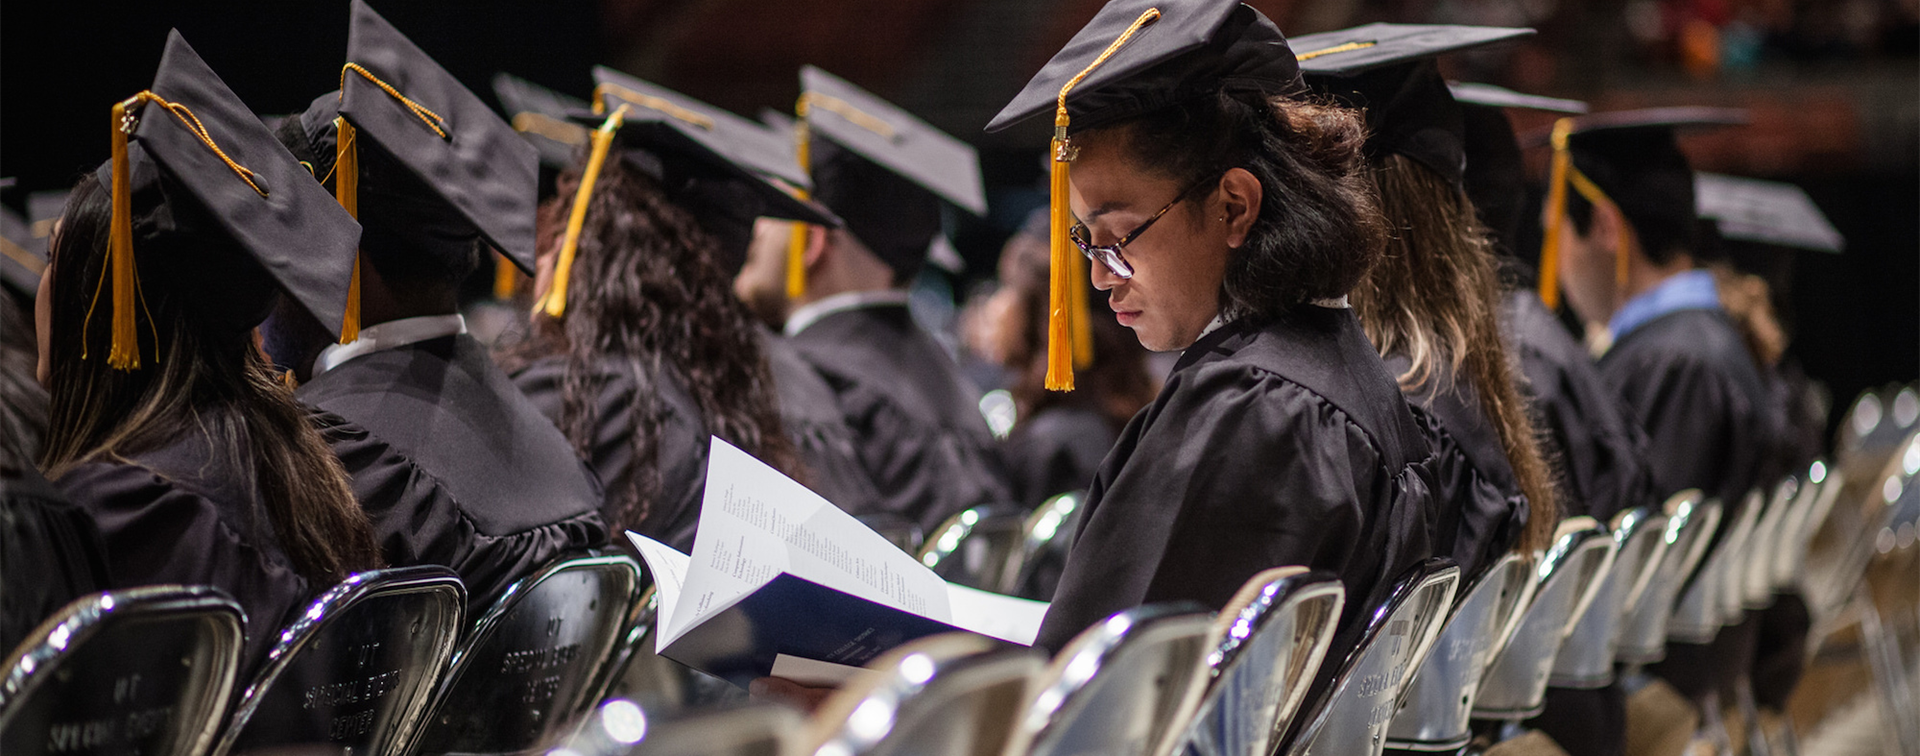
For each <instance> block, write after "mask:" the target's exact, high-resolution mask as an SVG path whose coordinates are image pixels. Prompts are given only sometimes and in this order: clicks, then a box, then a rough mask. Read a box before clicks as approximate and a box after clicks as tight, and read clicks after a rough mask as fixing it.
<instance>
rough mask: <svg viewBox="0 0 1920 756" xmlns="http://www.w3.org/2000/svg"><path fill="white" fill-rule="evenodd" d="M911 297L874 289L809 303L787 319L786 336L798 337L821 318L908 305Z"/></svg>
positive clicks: (903, 293) (893, 290) (898, 291)
mask: <svg viewBox="0 0 1920 756" xmlns="http://www.w3.org/2000/svg"><path fill="white" fill-rule="evenodd" d="M909 297H910V295H909V294H908V293H907V292H905V291H901V290H899V289H874V290H871V291H849V292H844V293H840V294H835V295H833V296H830V297H824V298H822V299H820V300H818V301H815V302H812V303H809V304H807V305H805V306H803V307H801V308H799V309H797V310H794V311H793V314H792V315H790V316H788V317H787V325H786V328H785V332H786V335H788V336H797V335H799V333H800V332H801V331H804V330H807V327H808V326H811V325H813V324H814V323H818V322H820V319H821V318H824V317H826V316H828V315H832V314H834V313H838V312H845V311H847V310H858V309H862V308H866V307H881V306H885V305H902V306H904V305H906V304H907V302H908V299H909Z"/></svg>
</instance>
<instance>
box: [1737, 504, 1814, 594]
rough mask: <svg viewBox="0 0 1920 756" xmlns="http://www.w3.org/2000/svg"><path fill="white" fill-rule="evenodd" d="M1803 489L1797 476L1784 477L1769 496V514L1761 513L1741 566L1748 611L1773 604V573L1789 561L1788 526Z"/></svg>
mask: <svg viewBox="0 0 1920 756" xmlns="http://www.w3.org/2000/svg"><path fill="white" fill-rule="evenodd" d="M1801 487H1802V486H1801V483H1800V477H1799V476H1797V475H1791V474H1790V475H1788V476H1786V477H1784V478H1781V479H1780V482H1779V483H1778V484H1775V485H1774V487H1773V495H1772V496H1770V497H1768V500H1767V511H1766V512H1763V513H1761V515H1760V522H1759V523H1757V524H1755V525H1754V528H1753V536H1752V537H1750V538H1749V539H1748V540H1747V545H1748V548H1747V554H1746V559H1745V560H1743V564H1742V565H1741V568H1742V574H1743V578H1742V584H1743V592H1742V595H1743V596H1744V598H1745V604H1744V605H1745V607H1746V608H1747V609H1765V608H1767V607H1768V606H1771V605H1772V604H1773V570H1774V566H1775V564H1776V563H1778V562H1784V561H1786V560H1787V556H1786V533H1785V530H1786V523H1787V522H1788V521H1789V520H1790V519H1792V514H1793V505H1794V503H1795V502H1797V501H1798V500H1799V499H1800V489H1801Z"/></svg>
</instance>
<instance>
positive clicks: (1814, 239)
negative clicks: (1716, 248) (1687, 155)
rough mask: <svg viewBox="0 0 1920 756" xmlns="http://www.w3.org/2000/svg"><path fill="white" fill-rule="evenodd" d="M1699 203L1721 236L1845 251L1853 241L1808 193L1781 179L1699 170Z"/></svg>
mask: <svg viewBox="0 0 1920 756" xmlns="http://www.w3.org/2000/svg"><path fill="white" fill-rule="evenodd" d="M1694 197H1695V203H1696V205H1695V207H1696V211H1697V212H1698V214H1699V216H1700V217H1701V218H1704V219H1707V220H1711V221H1713V222H1714V223H1715V225H1716V226H1717V227H1718V230H1719V232H1720V236H1721V237H1723V238H1726V239H1730V240H1734V241H1745V242H1755V243H1759V244H1771V245H1775V246H1781V247H1795V248H1798V249H1809V250H1813V251H1816V252H1839V251H1841V250H1842V249H1845V248H1846V243H1847V240H1846V239H1845V238H1844V237H1842V236H1841V235H1840V232H1839V230H1837V229H1835V228H1834V227H1833V224H1832V223H1831V222H1829V221H1828V220H1827V216H1826V214H1825V213H1822V212H1820V207H1819V206H1818V205H1815V204H1813V198H1812V197H1808V196H1807V192H1806V190H1804V189H1801V188H1800V187H1797V186H1794V185H1793V184H1787V183H1782V182H1779V181H1764V180H1761V179H1753V178H1743V177H1739V176H1726V175H1722V174H1718V173H1706V172H1700V173H1695V174H1694Z"/></svg>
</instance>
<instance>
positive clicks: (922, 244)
mask: <svg viewBox="0 0 1920 756" xmlns="http://www.w3.org/2000/svg"><path fill="white" fill-rule="evenodd" d="M800 89H801V93H800V100H799V102H798V103H797V104H796V105H795V108H794V111H795V115H796V116H798V117H799V119H800V120H801V121H803V122H804V123H805V125H806V128H807V130H808V136H809V137H810V141H809V144H808V147H807V154H806V158H807V159H806V168H807V171H808V174H809V175H810V176H811V177H812V178H813V183H814V191H813V198H814V199H816V200H819V201H820V203H821V204H824V205H826V206H827V207H828V208H830V209H832V210H833V212H834V213H835V214H837V215H839V216H840V217H841V218H842V219H843V220H844V221H845V223H846V227H847V230H848V231H850V232H852V233H853V235H854V236H855V237H857V238H859V239H860V242H861V243H862V244H864V245H866V246H867V248H868V249H870V250H872V251H873V253H874V254H875V255H876V256H877V257H879V258H880V260H881V261H882V262H885V263H886V264H887V267H889V268H892V269H893V272H894V277H895V279H896V280H905V279H908V278H911V277H912V276H913V275H914V274H915V273H916V272H918V271H919V270H920V267H921V266H922V265H924V264H925V263H926V259H927V249H928V244H929V243H930V242H932V240H933V236H934V235H935V234H937V233H939V232H940V202H941V201H943V200H944V201H945V202H947V203H949V204H952V205H954V206H956V207H959V208H961V209H963V210H966V211H967V212H970V213H973V214H975V215H984V214H985V213H986V211H987V199H986V191H985V189H984V188H983V184H982V182H981V178H980V160H979V156H978V155H977V154H976V153H975V152H974V149H973V147H971V146H969V145H967V144H966V143H965V142H962V141H960V140H958V139H955V138H953V137H952V136H949V135H948V134H946V133H945V132H943V131H940V130H939V129H936V128H934V127H933V126H931V125H928V124H927V122H925V121H922V120H920V119H919V118H916V117H914V116H913V115H912V114H910V113H908V112H907V111H905V110H902V109H900V108H899V107H898V106H896V105H894V104H893V103H890V102H887V101H886V100H882V99H880V98H879V97H876V96H874V95H873V94H872V93H870V92H868V91H866V90H864V89H861V88H859V87H856V86H854V85H852V84H850V83H848V82H847V81H845V80H843V79H841V78H839V77H836V76H834V75H833V74H830V73H827V72H825V71H822V70H820V69H818V68H815V67H813V66H805V67H802V68H801V69H800Z"/></svg>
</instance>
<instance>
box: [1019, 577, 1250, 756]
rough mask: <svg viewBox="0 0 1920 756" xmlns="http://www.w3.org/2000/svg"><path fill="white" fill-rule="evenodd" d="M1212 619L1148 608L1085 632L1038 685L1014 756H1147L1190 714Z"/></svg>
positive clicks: (1176, 608)
mask: <svg viewBox="0 0 1920 756" xmlns="http://www.w3.org/2000/svg"><path fill="white" fill-rule="evenodd" d="M1211 625H1212V618H1211V617H1210V615H1209V613H1208V612H1207V610H1206V609H1205V608H1203V607H1201V606H1200V605H1198V604H1194V603H1191V602H1180V603H1173V604H1151V605H1148V606H1141V607H1135V608H1133V609H1128V610H1126V611H1124V612H1121V613H1119V614H1115V615H1113V616H1112V617H1108V618H1107V620H1106V621H1105V622H1102V623H1100V624H1098V625H1094V626H1093V627H1090V628H1087V629H1086V630H1085V631H1083V632H1081V633H1080V635H1079V636H1077V637H1075V638H1074V639H1073V640H1072V641H1071V642H1069V643H1068V644H1067V646H1066V647H1065V648H1063V649H1061V651H1060V654H1059V655H1058V656H1055V657H1054V659H1053V662H1052V663H1051V664H1049V665H1047V668H1046V670H1045V671H1043V672H1042V673H1041V675H1040V678H1039V679H1038V680H1037V681H1036V682H1035V685H1034V691H1035V692H1034V695H1033V698H1032V699H1031V701H1030V702H1029V703H1028V704H1027V706H1026V711H1025V713H1024V714H1023V715H1022V716H1021V718H1020V721H1019V722H1018V724H1017V725H1016V726H1015V729H1014V735H1013V739H1012V740H1011V741H1010V742H1009V743H1008V748H1007V754H1008V755H1009V756H1073V755H1074V754H1091V753H1098V754H1105V755H1106V756H1146V755H1147V754H1153V753H1157V752H1158V751H1159V749H1161V748H1162V747H1164V746H1165V745H1166V744H1167V741H1168V740H1169V739H1170V736H1171V735H1173V734H1175V733H1178V732H1179V730H1178V729H1176V728H1177V727H1178V726H1180V725H1182V724H1183V723H1184V720H1185V718H1186V717H1188V716H1190V715H1191V712H1192V707H1193V706H1195V705H1197V704H1198V699H1199V689H1200V687H1201V686H1204V685H1205V684H1206V680H1205V679H1203V676H1202V675H1200V674H1198V670H1199V669H1200V664H1201V661H1202V659H1204V658H1205V656H1206V654H1207V652H1208V651H1210V650H1211V649H1208V648H1207V647H1206V643H1207V633H1208V631H1209V628H1210V626H1211Z"/></svg>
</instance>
